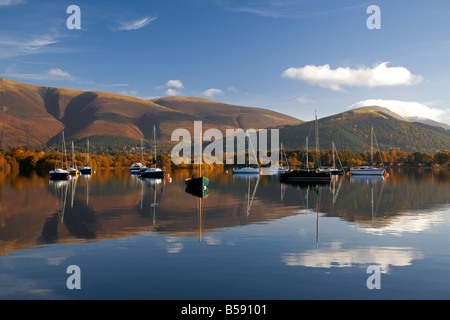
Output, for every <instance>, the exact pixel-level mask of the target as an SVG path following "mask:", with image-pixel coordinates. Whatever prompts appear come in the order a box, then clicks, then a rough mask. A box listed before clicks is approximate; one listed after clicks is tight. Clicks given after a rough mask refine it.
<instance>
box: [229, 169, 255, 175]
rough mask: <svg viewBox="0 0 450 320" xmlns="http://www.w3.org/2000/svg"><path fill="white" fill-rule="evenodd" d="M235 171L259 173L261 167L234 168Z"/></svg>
mask: <svg viewBox="0 0 450 320" xmlns="http://www.w3.org/2000/svg"><path fill="white" fill-rule="evenodd" d="M233 173H241V174H242V173H248V174H255V173H259V169H258V168H233Z"/></svg>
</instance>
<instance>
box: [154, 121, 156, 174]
mask: <svg viewBox="0 0 450 320" xmlns="http://www.w3.org/2000/svg"><path fill="white" fill-rule="evenodd" d="M153 148H154V151H155V169H156V127H155V125H153Z"/></svg>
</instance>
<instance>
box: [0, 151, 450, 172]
mask: <svg viewBox="0 0 450 320" xmlns="http://www.w3.org/2000/svg"><path fill="white" fill-rule="evenodd" d="M285 154H286V159H287V161H288V164H289V167H291V168H301V167H305V166H306V150H304V149H303V150H300V149H297V150H286V151H285ZM73 156H74V158H75V162H73V161H72V154H67V161H65V162H66V165H67V166H68V167H70V166H76V167H78V168H79V167H81V166H83V165H85V164H87V161H88V156H87V154H86V153H81V152H79V151H75V152H74V154H73ZM315 157H316V155H315V153H314V152H311V151H310V152H308V160H309V161H308V162H309V164H308V167H313V166H314V164H315V163H316V162H317V161H316V159H315ZM62 158H64V155H63V154H61V153H60V152H57V151H40V150H36V149H34V148H25V147H18V148H13V149H10V150H0V169H1V172H2V173H6V174H8V173H14V172H16V173H29V172H31V171H37V172H38V173H39V174H48V172H49V171H50V170H53V169H55V168H56V167H57V166H61V159H62ZM370 159H371V155H370V153H369V152H364V153H356V152H352V151H347V150H342V151H338V152H337V153H336V152H335V153H334V159H333V152H332V150H321V151H320V164H321V165H322V166H331V165H332V164H333V161H334V162H335V163H336V165H337V166H340V165H341V164H342V166H344V167H354V166H360V165H367V164H370ZM373 159H374V162H375V163H377V164H380V163H384V164H385V165H404V166H422V165H423V166H444V167H448V166H450V152H449V151H446V150H442V151H439V152H436V153H434V154H433V153H426V152H414V153H412V154H410V153H407V152H404V151H398V150H391V151H389V152H386V151H379V152H377V153H376V154H375V155H374V158H373ZM64 160H65V159H64ZM192 160H194V159H192ZM155 161H157V162H158V164H159V165H164V166H165V167H166V168H187V167H190V165H188V164H180V165H174V164H173V163H172V161H171V157H170V153H168V152H167V153H163V154H162V155H161V156H158V157H157V159H154V156H153V155H152V154H151V153H149V152H144V153H143V154H142V155H141V153H140V152H139V153H115V154H105V153H100V154H91V155H90V156H89V165H90V166H91V167H92V168H94V169H107V168H129V167H130V165H131V164H132V163H135V162H143V164H144V165H149V164H153V163H154V162H155ZM224 162H225V161H224ZM192 163H193V161H192ZM235 163H236V162H235ZM281 164H282V165H286V163H285V158H284V155H283V157H282V159H281ZM204 166H205V167H222V166H224V165H219V164H212V165H204ZM225 166H226V165H225Z"/></svg>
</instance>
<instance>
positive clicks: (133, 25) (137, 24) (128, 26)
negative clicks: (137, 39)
mask: <svg viewBox="0 0 450 320" xmlns="http://www.w3.org/2000/svg"><path fill="white" fill-rule="evenodd" d="M156 19H157V18H156V17H144V18H142V19H138V20H134V21H130V22H123V23H121V25H120V27H119V30H125V31H130V30H138V29H141V28H143V27H145V26H146V25H148V24H149V23H150V22H152V21H154V20H156Z"/></svg>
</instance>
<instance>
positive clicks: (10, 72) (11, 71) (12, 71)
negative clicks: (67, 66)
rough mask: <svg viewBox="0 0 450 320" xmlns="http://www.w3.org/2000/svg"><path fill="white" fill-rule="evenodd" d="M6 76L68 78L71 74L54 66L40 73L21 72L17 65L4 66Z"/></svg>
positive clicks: (31, 78) (70, 77) (29, 78)
mask: <svg viewBox="0 0 450 320" xmlns="http://www.w3.org/2000/svg"><path fill="white" fill-rule="evenodd" d="M3 76H5V77H7V78H14V79H25V80H70V79H73V76H72V75H71V74H70V73H69V72H67V71H64V70H62V69H60V68H54V69H50V70H47V71H46V72H42V73H23V72H20V71H19V70H18V69H17V65H12V66H9V67H7V68H6V70H5V74H4V75H3Z"/></svg>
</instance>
